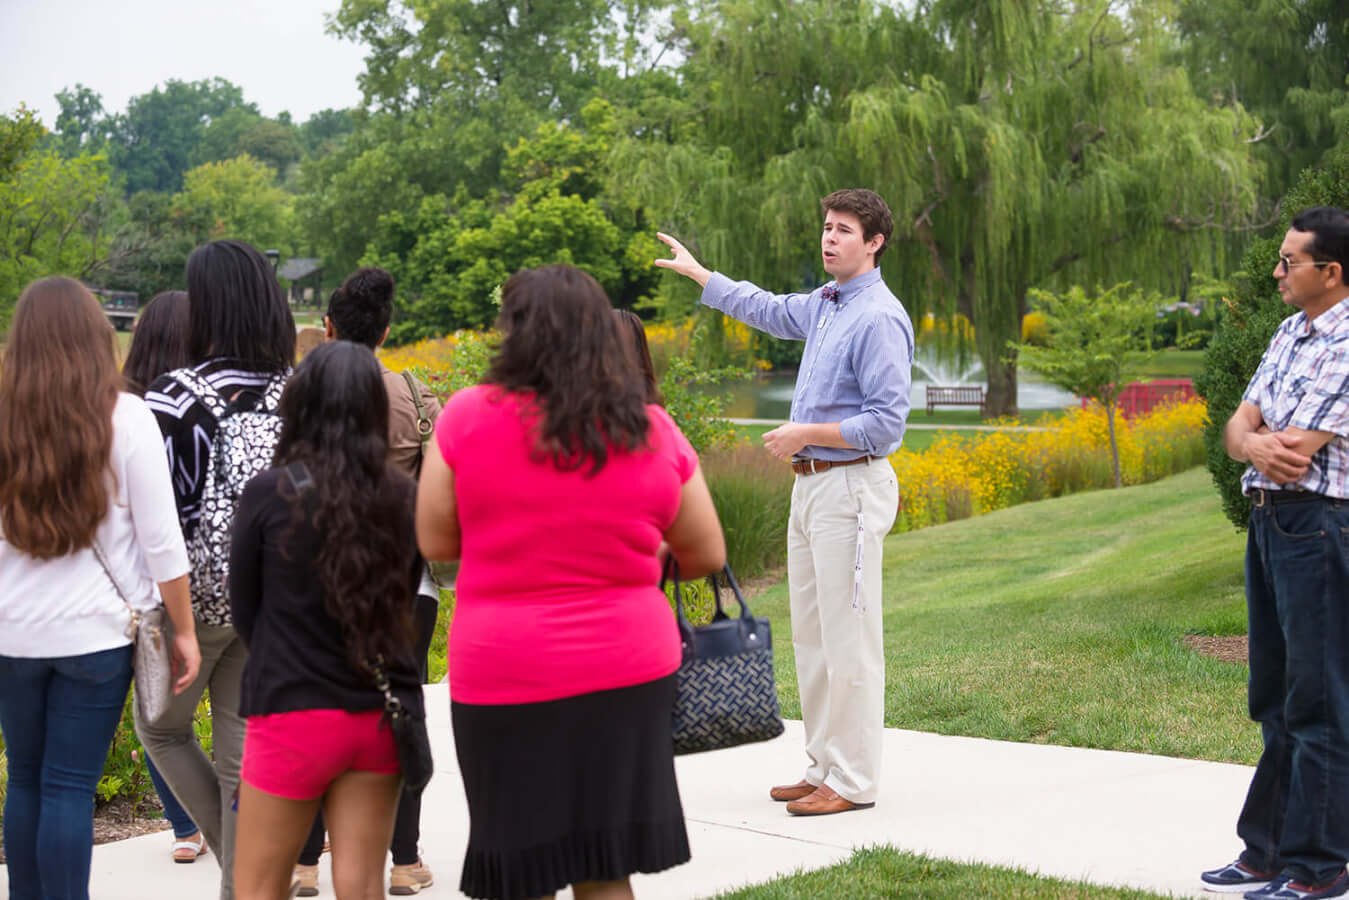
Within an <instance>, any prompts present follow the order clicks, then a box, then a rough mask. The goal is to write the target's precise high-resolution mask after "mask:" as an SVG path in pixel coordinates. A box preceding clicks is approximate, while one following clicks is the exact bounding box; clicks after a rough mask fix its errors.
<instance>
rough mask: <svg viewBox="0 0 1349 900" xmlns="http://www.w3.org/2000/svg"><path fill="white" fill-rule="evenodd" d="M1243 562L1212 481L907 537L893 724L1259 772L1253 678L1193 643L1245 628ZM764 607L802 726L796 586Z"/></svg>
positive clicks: (1197, 476)
mask: <svg viewBox="0 0 1349 900" xmlns="http://www.w3.org/2000/svg"><path fill="white" fill-rule="evenodd" d="M1243 552H1244V536H1243V535H1241V534H1240V533H1238V532H1236V531H1234V530H1233V529H1232V527H1231V526H1230V525H1229V524H1228V523H1227V521H1226V520H1225V519H1224V518H1223V516H1222V514H1221V512H1220V510H1219V504H1218V497H1217V494H1216V493H1215V492H1214V490H1213V487H1212V484H1211V482H1210V480H1209V477H1208V474H1207V473H1206V472H1205V471H1204V470H1202V469H1194V470H1191V471H1189V472H1186V473H1184V474H1181V475H1178V476H1176V477H1173V478H1169V479H1166V480H1164V481H1160V482H1156V483H1154V484H1150V485H1142V486H1139V487H1134V488H1126V489H1124V490H1118V491H1096V492H1091V493H1085V494H1078V495H1075V496H1070V497H1063V498H1059V499H1056V500H1048V501H1044V502H1040V503H1033V504H1026V505H1024V506H1019V507H1015V508H1013V509H1008V510H1003V511H1001V512H997V513H993V514H990V515H987V516H981V517H979V518H975V519H969V520H963V521H959V522H954V523H950V524H947V525H942V526H939V527H935V528H929V529H925V530H921V531H916V532H910V533H908V534H902V535H894V536H892V537H890V538H889V539H888V540H887V542H886V559H885V576H884V579H885V580H884V585H885V589H884V594H885V645H886V670H887V671H886V713H885V720H886V725H888V726H892V727H898V728H910V729H915V730H921V731H931V732H936V733H940V734H958V735H969V736H975V737H984V738H993V739H997V740H1011V741H1025V742H1035V743H1052V744H1063V745H1068V746H1078V747H1096V748H1101V749H1110V750H1129V751H1139V752H1145V753H1155V754H1160V755H1166V756H1179V757H1188V758H1199V759H1211V760H1221V761H1227V762H1238V763H1248V764H1249V763H1253V762H1254V761H1255V759H1256V757H1257V756H1258V753H1259V732H1258V730H1257V729H1256V727H1255V726H1254V725H1253V724H1251V723H1250V722H1249V721H1248V720H1247V719H1246V716H1245V708H1246V707H1245V702H1246V701H1245V684H1246V669H1245V667H1244V666H1240V665H1233V664H1231V663H1222V662H1219V661H1217V660H1214V659H1210V658H1208V657H1204V656H1200V655H1197V654H1195V653H1193V652H1191V651H1190V650H1188V649H1187V648H1186V647H1185V646H1184V643H1183V639H1184V636H1185V635H1186V634H1187V633H1202V634H1240V633H1243V632H1244V630H1245V605H1244V597H1243V587H1242V554H1243ZM755 612H756V614H758V615H768V616H770V617H771V618H772V619H773V620H774V623H775V625H776V626H777V628H776V637H777V642H776V648H775V651H776V653H775V656H776V664H777V672H778V685H779V692H780V696H781V699H782V703H783V712H784V714H785V715H787V716H790V717H799V715H800V707H799V701H798V697H797V692H796V677H795V668H794V665H793V660H792V648H791V633H790V625H789V618H788V601H787V588H786V585H785V584H780V585H778V586H776V587H774V588H773V589H771V590H770V591H768V592H767V593H766V594H765V595H764V596H762V597H761V598H760V599H759V600H758V601H757V602H756V603H755Z"/></svg>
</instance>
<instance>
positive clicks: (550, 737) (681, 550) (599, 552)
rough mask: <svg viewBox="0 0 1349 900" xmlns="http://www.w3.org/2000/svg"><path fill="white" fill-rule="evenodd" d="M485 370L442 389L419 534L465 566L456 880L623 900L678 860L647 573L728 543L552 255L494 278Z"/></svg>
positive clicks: (420, 502)
mask: <svg viewBox="0 0 1349 900" xmlns="http://www.w3.org/2000/svg"><path fill="white" fill-rule="evenodd" d="M497 324H498V327H499V328H500V330H501V333H502V342H501V349H500V350H499V351H498V352H497V354H496V356H495V357H494V358H493V359H492V363H491V367H490V369H489V370H488V373H487V377H486V379H485V381H486V383H485V384H482V385H479V386H477V387H472V388H468V389H467V390H463V391H460V392H459V393H457V394H455V395H454V396H453V397H451V398H450V400H449V402H448V403H447V404H446V406H445V410H444V412H443V413H442V415H441V417H440V419H439V421H438V423H437V425H436V431H435V438H436V439H435V440H434V441H432V442H431V445H430V447H428V449H427V453H426V459H425V461H424V463H423V465H422V474H421V482H420V485H419V488H418V494H417V542H418V545H419V546H420V547H421V549H422V552H423V553H424V554H425V555H426V556H427V557H428V558H430V559H455V558H458V557H460V555H461V553H462V557H463V562H462V564H461V567H460V570H459V580H458V582H457V585H456V588H457V590H456V594H455V611H454V624H453V628H452V631H451V633H450V652H449V659H450V699H451V715H452V718H453V724H454V740H455V750H456V751H457V753H458V755H459V768H460V772H461V773H462V775H463V779H464V790H465V793H466V795H467V798H468V811H469V838H468V852H467V854H466V857H465V861H464V871H463V877H462V880H461V882H460V886H459V889H460V890H461V891H463V892H464V893H466V894H468V895H469V896H471V897H491V898H521V897H544V896H551V895H553V894H554V893H555V892H556V891H557V890H559V889H561V888H563V887H565V886H566V885H568V884H570V885H571V886H572V889H573V892H574V894H575V896H576V897H577V898H578V900H591V898H607V900H619V898H624V897H631V896H632V888H631V884H630V882H629V880H628V879H629V876H630V875H631V874H632V873H633V872H657V871H661V870H663V869H667V868H670V867H671V866H676V865H679V864H680V863H682V862H684V861H686V860H687V859H688V858H689V846H688V836H687V833H686V832H685V829H684V815H683V810H682V808H681V806H680V802H679V790H678V787H677V786H676V784H675V776H674V755H673V754H674V741H673V737H672V734H671V712H670V711H671V709H672V708H673V706H674V692H675V670H676V669H678V668H679V662H680V647H679V633H678V629H677V628H676V626H675V621H674V616H673V614H672V613H671V612H670V607H669V605H668V604H667V602H666V600H665V595H664V593H662V591H661V590H660V588H659V587H658V582H659V581H660V571H661V562H662V557H663V556H664V555H665V554H667V553H668V554H671V555H673V556H674V558H675V560H676V561H677V562H678V563H679V568H680V571H681V572H682V573H684V575H685V576H686V577H688V578H694V577H699V576H702V575H705V574H708V573H709V572H712V571H715V570H717V569H719V568H721V566H722V564H723V563H724V562H725V560H726V544H725V541H724V540H723V538H722V533H721V524H720V523H719V522H718V521H717V513H716V510H715V509H714V508H713V505H712V498H711V495H710V494H709V493H708V490H707V484H706V483H705V482H704V480H703V476H702V471H701V469H700V467H699V465H698V457H697V455H696V454H695V453H694V451H693V448H692V447H691V446H690V445H689V442H688V441H687V440H686V439H685V438H684V436H683V435H682V434H680V432H679V429H678V428H677V427H676V426H675V424H674V422H673V420H671V419H670V417H669V415H668V414H667V413H666V412H665V410H663V409H661V408H660V407H659V406H656V405H654V404H650V403H648V402H647V400H648V396H647V392H648V387H647V384H646V381H645V379H644V378H643V376H642V373H641V372H640V371H639V370H638V365H637V361H636V355H635V353H634V352H633V351H632V350H631V349H630V348H629V347H628V346H627V343H626V342H627V341H628V337H627V335H625V334H623V333H622V332H621V331H620V324H619V321H618V319H617V317H615V316H614V315H613V312H612V307H611V306H610V304H609V300H608V298H607V297H606V296H605V295H604V291H603V289H602V288H601V287H600V286H599V284H598V283H597V282H596V281H595V279H594V278H592V277H591V276H589V275H587V274H586V273H585V272H582V271H581V270H579V269H576V268H573V267H571V266H565V265H557V266H548V267H545V268H542V269H534V270H530V271H526V272H521V273H519V274H517V275H514V276H512V277H511V278H510V279H509V280H508V281H507V282H506V284H505V286H504V288H503V289H502V302H501V315H500V317H499V319H498V322H497Z"/></svg>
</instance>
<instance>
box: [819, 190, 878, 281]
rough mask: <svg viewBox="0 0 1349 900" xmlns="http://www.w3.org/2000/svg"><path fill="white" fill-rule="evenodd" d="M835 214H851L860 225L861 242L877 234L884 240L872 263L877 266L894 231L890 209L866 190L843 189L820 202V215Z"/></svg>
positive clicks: (874, 194) (873, 193)
mask: <svg viewBox="0 0 1349 900" xmlns="http://www.w3.org/2000/svg"><path fill="white" fill-rule="evenodd" d="M830 210H833V211H835V212H844V213H851V214H852V215H854V216H857V220H858V221H859V222H861V223H862V240H864V241H869V240H871V238H872V237H873V236H874V235H877V234H879V235H880V236H881V237H883V238H885V240H884V242H882V244H881V246H880V249H878V250H877V251H876V254H875V256H874V257H872V262H874V263H876V264H879V263H880V261H881V254H882V253H884V252H885V248H886V247H888V246H890V235H891V233H892V232H893V231H894V230H895V220H894V219H893V218H891V216H890V207H888V206H886V205H885V201H884V200H882V199H881V196H880V194H877V193H876V192H875V191H869V190H867V189H866V188H844V189H843V190H841V191H834V192H833V193H832V194H830V195H829V196H828V197H825V198H824V199H823V200H821V201H820V212H821V214H825V213H828V212H829V211H830Z"/></svg>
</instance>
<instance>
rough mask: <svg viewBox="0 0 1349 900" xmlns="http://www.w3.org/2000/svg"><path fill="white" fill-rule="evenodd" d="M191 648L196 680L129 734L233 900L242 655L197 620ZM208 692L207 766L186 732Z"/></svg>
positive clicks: (223, 630)
mask: <svg viewBox="0 0 1349 900" xmlns="http://www.w3.org/2000/svg"><path fill="white" fill-rule="evenodd" d="M197 644H198V645H199V646H200V647H201V673H200V674H199V675H198V676H197V680H196V681H194V682H192V685H191V686H190V687H189V688H188V689H187V690H185V691H183V692H182V693H181V694H178V695H176V696H175V697H174V698H173V700H172V702H171V703H170V705H169V710H168V712H166V713H165V714H164V716H163V718H161V719H160V720H159V721H158V722H156V723H155V724H153V725H149V724H146V723H145V722H143V721H141V718H140V715H139V711H138V714H137V716H136V734H137V735H139V736H140V739H141V743H142V744H144V745H145V749H146V751H147V752H148V753H149V754H150V758H151V759H153V760H154V761H155V766H156V767H157V768H158V769H159V773H160V774H161V775H163V776H164V781H166V782H167V783H168V785H169V787H170V788H172V789H173V794H174V796H175V797H177V798H178V802H179V803H181V804H182V805H183V808H184V809H186V810H187V812H188V815H190V816H192V821H193V822H195V823H196V824H197V827H198V828H200V829H201V833H202V836H203V837H205V838H206V843H207V845H209V846H210V848H211V852H212V853H214V854H215V858H216V862H217V863H219V864H220V869H221V873H220V900H234V823H235V819H236V810H235V806H234V792H235V790H236V789H237V788H238V787H239V764H240V762H241V761H242V760H243V755H244V720H243V719H242V718H241V717H240V716H239V694H240V689H241V686H242V684H243V675H244V663H245V662H246V661H247V660H248V651H247V650H245V649H244V644H243V641H241V640H240V639H239V637H238V635H237V634H235V632H234V628H233V627H232V626H228V625H224V626H221V625H203V624H202V623H201V622H198V623H197ZM208 687H209V688H210V689H211V735H212V754H213V755H214V757H215V763H214V764H212V762H211V760H210V759H209V758H208V757H207V756H206V754H205V753H204V752H203V751H202V749H201V745H200V744H198V743H197V736H196V732H195V731H193V729H192V717H193V715H194V714H195V713H196V711H197V703H198V701H199V700H200V699H201V695H202V693H203V692H204V691H205V690H206V689H207V688H208ZM133 705H134V704H133Z"/></svg>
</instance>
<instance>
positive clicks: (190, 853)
mask: <svg viewBox="0 0 1349 900" xmlns="http://www.w3.org/2000/svg"><path fill="white" fill-rule="evenodd" d="M205 852H206V836H205V835H203V834H202V833H201V832H200V831H198V832H197V839H196V840H195V841H194V840H191V839H188V840H183V841H174V842H173V861H174V862H176V863H194V862H196V861H197V857H198V856H201V855H202V854H203V853H205Z"/></svg>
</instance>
